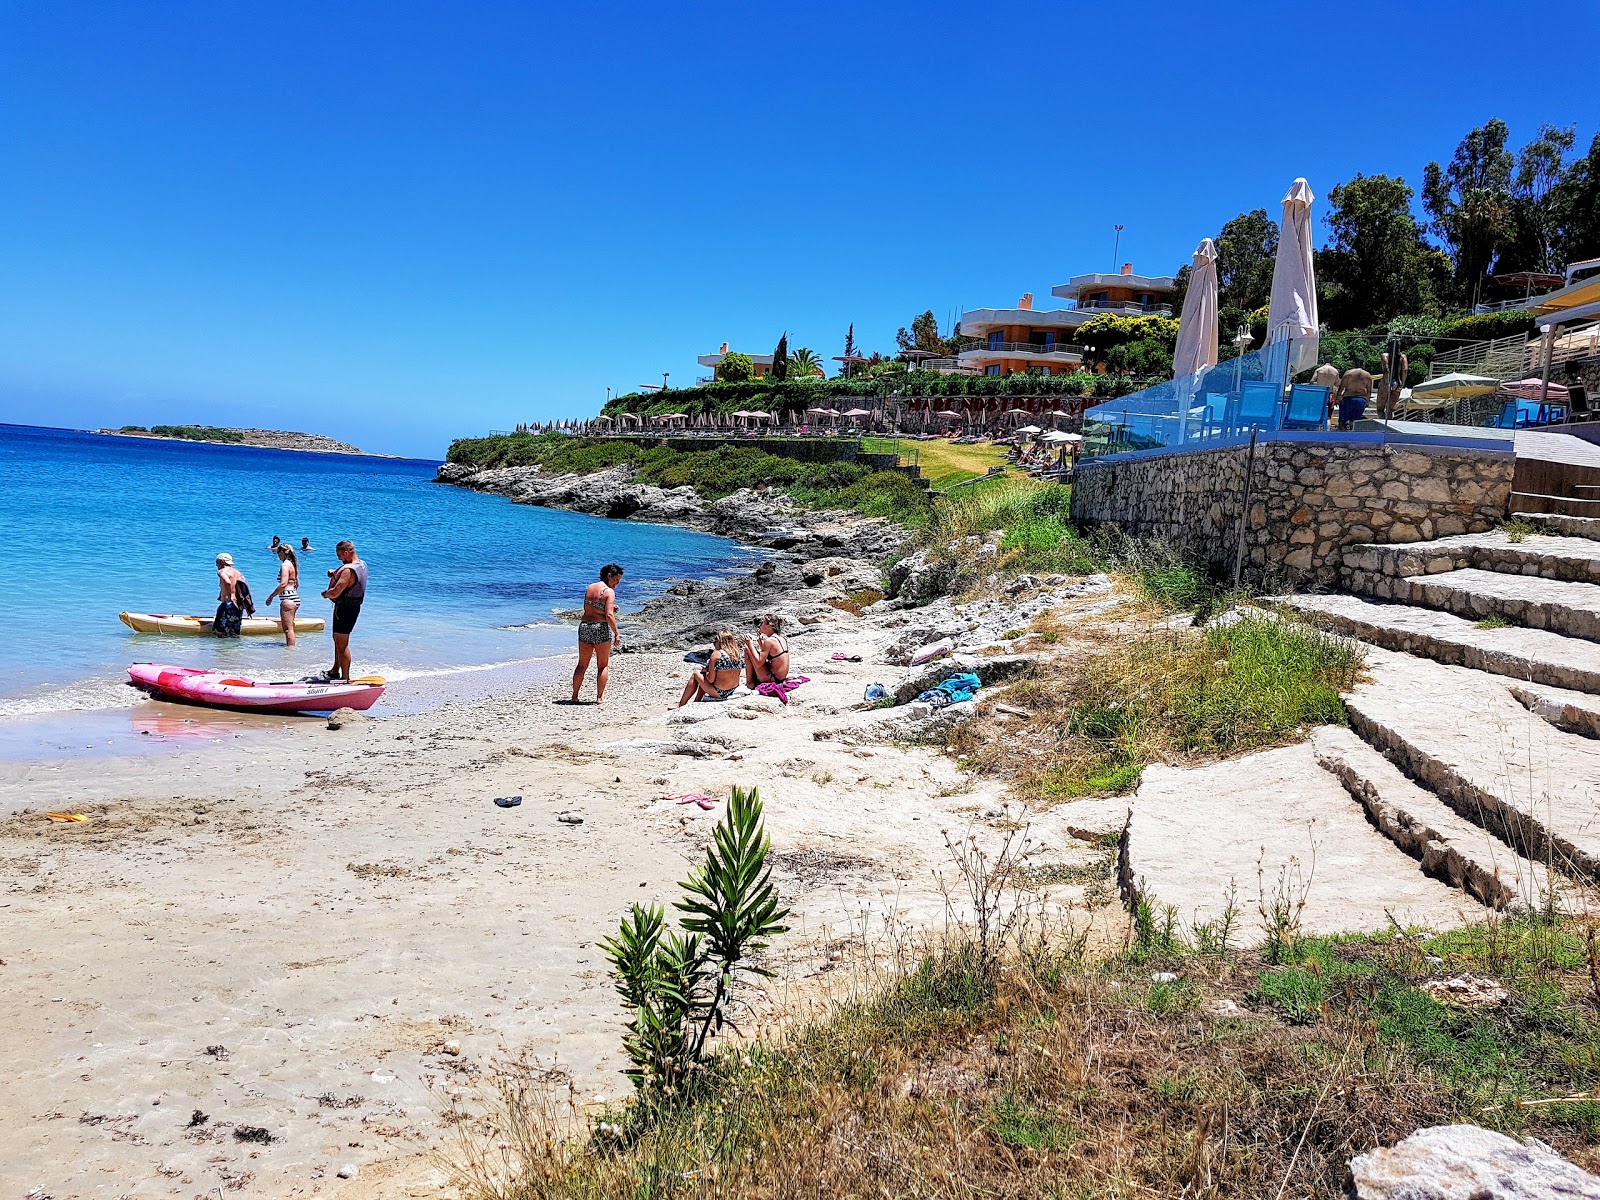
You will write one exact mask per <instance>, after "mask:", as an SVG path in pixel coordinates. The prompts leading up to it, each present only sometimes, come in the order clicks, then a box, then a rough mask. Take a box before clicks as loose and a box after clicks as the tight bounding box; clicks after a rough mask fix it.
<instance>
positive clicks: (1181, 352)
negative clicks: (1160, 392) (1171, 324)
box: [1172, 238, 1217, 379]
mask: <svg viewBox="0 0 1600 1200" xmlns="http://www.w3.org/2000/svg"><path fill="white" fill-rule="evenodd" d="M1216 365H1217V248H1216V246H1215V245H1213V244H1212V241H1211V239H1210V238H1206V239H1204V240H1203V241H1202V242H1201V243H1200V245H1199V246H1198V247H1197V248H1196V249H1195V252H1194V265H1193V267H1192V269H1191V270H1190V273H1189V291H1188V293H1187V294H1186V295H1185V296H1184V298H1183V315H1182V316H1181V317H1180V318H1179V322H1178V345H1177V347H1176V348H1175V349H1174V350H1173V352H1172V376H1173V378H1174V379H1182V378H1183V377H1184V376H1185V375H1194V374H1196V373H1198V372H1200V371H1204V370H1205V369H1206V368H1207V367H1214V366H1216Z"/></svg>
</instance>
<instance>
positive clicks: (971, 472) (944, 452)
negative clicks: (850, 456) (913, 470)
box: [861, 437, 1006, 489]
mask: <svg viewBox="0 0 1600 1200" xmlns="http://www.w3.org/2000/svg"><path fill="white" fill-rule="evenodd" d="M896 444H897V443H896V439H894V438H876V437H869V438H862V439H861V448H862V449H863V450H864V451H866V452H867V453H868V454H889V453H892V452H893V451H894V449H895V446H896ZM898 445H899V449H900V461H901V462H903V463H909V462H912V461H915V462H916V463H917V464H918V465H919V466H921V468H922V474H923V476H924V477H925V478H926V479H927V480H928V482H929V483H931V484H932V485H933V486H934V487H935V488H940V489H942V488H947V487H949V486H950V485H951V484H953V483H960V482H961V481H962V480H963V479H971V478H972V477H973V476H975V475H983V474H985V473H987V472H988V470H989V468H990V467H999V466H1004V465H1005V461H1006V451H1005V447H1004V446H985V445H975V446H954V445H951V444H950V443H949V442H947V441H945V440H944V439H943V438H941V439H939V440H938V441H932V442H915V441H911V440H909V439H906V438H901V439H899V441H898Z"/></svg>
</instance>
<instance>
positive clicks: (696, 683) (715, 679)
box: [678, 629, 743, 708]
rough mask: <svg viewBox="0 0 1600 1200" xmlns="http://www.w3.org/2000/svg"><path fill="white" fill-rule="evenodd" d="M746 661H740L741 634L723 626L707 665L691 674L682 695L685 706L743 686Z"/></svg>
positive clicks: (723, 696)
mask: <svg viewBox="0 0 1600 1200" xmlns="http://www.w3.org/2000/svg"><path fill="white" fill-rule="evenodd" d="M742 674H743V664H742V663H741V662H740V661H739V637H738V635H737V634H736V633H734V632H733V631H732V630H730V629H723V630H720V631H719V632H718V633H717V636H716V637H715V638H713V639H712V641H711V654H710V657H709V659H708V661H707V662H706V665H705V667H704V668H703V669H701V670H699V671H695V672H694V673H693V674H691V675H690V676H689V682H688V683H686V684H684V685H683V695H682V696H681V697H679V699H678V707H679V708H682V707H683V706H684V705H685V704H687V703H689V701H691V700H726V699H727V698H728V697H729V696H731V695H733V693H734V690H735V689H736V688H738V686H739V680H740V677H741V675H742Z"/></svg>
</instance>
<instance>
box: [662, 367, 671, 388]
mask: <svg viewBox="0 0 1600 1200" xmlns="http://www.w3.org/2000/svg"><path fill="white" fill-rule="evenodd" d="M671 374H672V372H671V371H663V372H661V390H662V391H663V392H664V391H666V390H667V376H669V375H671Z"/></svg>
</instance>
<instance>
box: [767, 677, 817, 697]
mask: <svg viewBox="0 0 1600 1200" xmlns="http://www.w3.org/2000/svg"><path fill="white" fill-rule="evenodd" d="M810 682H811V680H810V679H808V678H806V677H805V676H804V675H791V676H789V678H787V679H785V680H784V681H783V682H782V683H758V684H756V691H758V692H760V693H761V694H762V695H763V696H776V697H777V698H778V699H779V700H780V701H781V702H782V703H784V704H787V703H789V693H790V692H792V691H794V690H795V688H797V687H799V686H800V685H801V684H802V683H810Z"/></svg>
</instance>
